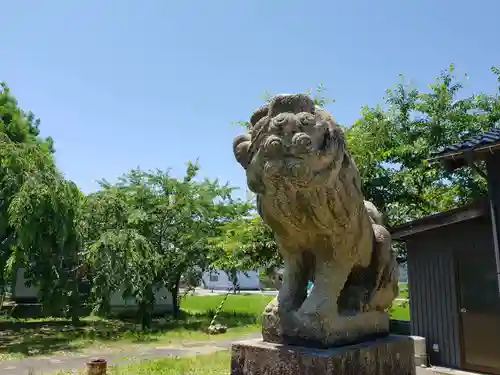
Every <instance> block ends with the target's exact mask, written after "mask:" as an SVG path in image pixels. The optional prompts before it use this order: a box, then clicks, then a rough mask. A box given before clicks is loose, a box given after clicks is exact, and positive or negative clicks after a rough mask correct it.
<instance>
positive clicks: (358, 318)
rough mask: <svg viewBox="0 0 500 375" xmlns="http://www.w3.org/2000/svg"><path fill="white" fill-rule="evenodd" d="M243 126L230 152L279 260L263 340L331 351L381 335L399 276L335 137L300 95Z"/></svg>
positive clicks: (331, 125)
mask: <svg viewBox="0 0 500 375" xmlns="http://www.w3.org/2000/svg"><path fill="white" fill-rule="evenodd" d="M249 126H250V128H249V134H246V135H242V136H239V137H237V138H236V139H235V140H234V143H233V151H234V154H235V157H236V159H237V161H238V162H239V163H240V164H241V165H242V166H243V168H245V170H246V176H247V182H248V186H249V188H250V190H252V191H253V192H254V193H255V194H256V196H257V209H258V212H259V214H260V216H261V217H262V219H263V220H264V222H265V223H267V224H268V225H269V226H270V227H271V229H272V230H273V231H274V233H275V238H276V243H277V245H278V248H279V250H280V252H281V254H282V255H283V259H284V272H283V282H282V285H281V288H280V292H279V295H278V297H277V298H276V299H275V300H274V301H272V302H271V303H270V304H269V305H268V306H267V308H266V309H265V311H264V317H263V327H262V333H263V336H264V339H265V340H266V341H269V342H277V343H303V344H304V345H308V346H316V347H331V346H333V345H345V344H348V343H354V342H360V341H362V340H364V339H369V338H372V337H373V336H379V335H384V334H385V335H387V334H388V332H389V322H388V316H387V314H385V313H384V312H383V311H385V310H386V309H387V308H388V307H389V306H390V304H391V303H392V301H393V300H394V298H395V297H396V296H397V295H398V287H397V285H398V284H397V282H398V277H397V276H398V275H397V272H398V267H397V263H396V259H395V256H394V254H393V253H392V251H391V238H390V234H389V232H388V231H387V230H386V229H385V228H384V227H383V225H382V217H381V215H380V213H379V212H378V210H377V208H376V207H375V206H374V205H373V204H372V203H370V202H365V201H364V199H363V195H362V192H361V182H360V176H359V172H358V170H357V168H356V165H355V163H354V161H353V160H352V158H351V155H350V154H349V152H348V150H347V145H346V142H345V139H344V134H343V131H342V128H341V127H340V126H338V125H337V124H336V123H335V121H334V120H333V118H332V117H331V115H330V114H329V113H327V112H326V111H325V110H323V109H320V108H317V107H315V106H314V103H313V101H312V100H311V98H310V97H309V96H307V95H304V94H296V95H277V96H275V97H274V98H272V99H271V100H270V101H269V102H268V103H267V104H266V105H264V106H263V107H261V108H259V109H258V110H257V111H255V112H254V114H253V115H252V116H251V119H250V125H249ZM309 280H312V281H313V282H314V288H313V289H312V291H311V293H310V295H309V296H307V293H306V285H307V283H308V281H309Z"/></svg>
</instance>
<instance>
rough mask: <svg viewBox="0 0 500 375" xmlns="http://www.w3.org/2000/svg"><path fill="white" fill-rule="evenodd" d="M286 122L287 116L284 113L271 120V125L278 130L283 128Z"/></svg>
mask: <svg viewBox="0 0 500 375" xmlns="http://www.w3.org/2000/svg"><path fill="white" fill-rule="evenodd" d="M287 121H288V116H287V114H286V113H280V114H279V115H278V116H276V117H275V118H273V122H272V124H273V125H274V126H276V127H278V128H281V127H283V126H284V125H285V124H286V123H287Z"/></svg>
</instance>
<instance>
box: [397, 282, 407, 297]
mask: <svg viewBox="0 0 500 375" xmlns="http://www.w3.org/2000/svg"><path fill="white" fill-rule="evenodd" d="M398 298H406V299H408V283H399V297H398Z"/></svg>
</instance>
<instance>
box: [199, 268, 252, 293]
mask: <svg viewBox="0 0 500 375" xmlns="http://www.w3.org/2000/svg"><path fill="white" fill-rule="evenodd" d="M237 278H238V284H239V289H240V290H259V289H260V280H259V273H258V272H257V271H247V272H241V271H238V273H237ZM201 280H202V282H201V286H202V287H203V288H204V289H210V290H229V289H233V287H234V286H233V283H232V282H231V280H230V278H229V276H228V274H227V273H226V272H224V271H222V270H214V271H206V272H204V273H203V275H202V277H201Z"/></svg>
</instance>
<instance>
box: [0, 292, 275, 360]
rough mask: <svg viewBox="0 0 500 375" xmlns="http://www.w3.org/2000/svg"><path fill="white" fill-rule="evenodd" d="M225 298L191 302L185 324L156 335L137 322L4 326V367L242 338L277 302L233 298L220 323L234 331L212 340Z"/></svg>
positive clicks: (0, 354)
mask: <svg viewBox="0 0 500 375" xmlns="http://www.w3.org/2000/svg"><path fill="white" fill-rule="evenodd" d="M222 298H223V296H208V297H198V296H188V297H186V299H184V300H183V302H182V304H181V308H182V309H183V313H182V315H181V316H180V318H179V319H177V320H174V319H173V318H172V317H165V318H163V319H157V320H155V321H154V322H153V327H152V329H151V331H150V332H142V331H141V328H140V325H138V324H137V323H136V322H135V321H132V320H118V319H100V318H95V317H87V318H84V319H82V325H81V326H78V327H75V326H73V325H71V324H70V322H69V321H67V320H64V319H57V318H44V319H26V320H21V319H16V320H14V319H9V320H5V319H4V320H0V361H3V360H7V359H11V358H16V357H25V356H36V355H50V354H56V353H62V352H75V351H78V350H82V349H85V348H90V349H96V348H99V347H116V348H120V347H125V346H127V345H132V344H138V343H141V344H148V343H151V344H161V345H168V344H181V343H182V342H188V341H201V340H209V339H210V340H218V339H227V338H231V337H238V336H242V335H244V334H248V333H253V332H258V331H259V330H260V326H259V322H260V314H261V313H262V311H263V310H264V306H265V305H266V304H267V302H268V301H269V300H270V299H271V298H272V297H270V296H262V295H251V296H246V295H230V296H229V298H228V300H227V301H226V304H225V306H224V309H223V310H222V311H221V313H220V314H219V318H218V320H217V323H221V324H224V325H226V326H227V327H228V328H229V329H228V332H227V333H225V334H221V335H217V336H210V335H207V334H205V332H204V330H205V329H206V328H207V327H208V325H209V324H210V321H211V320H212V317H213V313H214V311H215V309H216V308H217V306H218V305H219V303H220V301H221V300H222Z"/></svg>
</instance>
